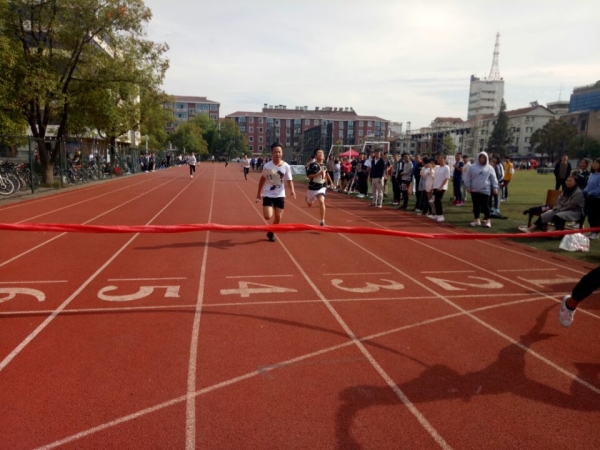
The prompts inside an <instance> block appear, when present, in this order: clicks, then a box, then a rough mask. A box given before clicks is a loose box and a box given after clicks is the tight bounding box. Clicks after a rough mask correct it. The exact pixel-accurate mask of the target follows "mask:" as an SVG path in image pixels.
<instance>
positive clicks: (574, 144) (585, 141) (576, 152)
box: [567, 135, 600, 159]
mask: <svg viewBox="0 0 600 450" xmlns="http://www.w3.org/2000/svg"><path fill="white" fill-rule="evenodd" d="M567 147H568V154H569V158H574V159H582V158H600V141H598V139H594V138H593V137H589V136H583V135H577V136H575V137H573V138H571V140H570V141H569V144H568V145H567Z"/></svg>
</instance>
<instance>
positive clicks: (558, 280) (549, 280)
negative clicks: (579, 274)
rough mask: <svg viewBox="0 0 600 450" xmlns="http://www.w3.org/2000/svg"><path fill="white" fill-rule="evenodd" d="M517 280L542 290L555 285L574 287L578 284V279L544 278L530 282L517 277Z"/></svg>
mask: <svg viewBox="0 0 600 450" xmlns="http://www.w3.org/2000/svg"><path fill="white" fill-rule="evenodd" d="M517 278H518V279H519V280H522V281H525V282H526V283H531V284H533V285H535V286H537V287H539V288H544V287H545V286H554V285H555V284H565V283H571V284H572V285H575V284H577V283H578V282H579V278H565V277H561V278H546V279H542V280H530V279H527V278H523V277H517Z"/></svg>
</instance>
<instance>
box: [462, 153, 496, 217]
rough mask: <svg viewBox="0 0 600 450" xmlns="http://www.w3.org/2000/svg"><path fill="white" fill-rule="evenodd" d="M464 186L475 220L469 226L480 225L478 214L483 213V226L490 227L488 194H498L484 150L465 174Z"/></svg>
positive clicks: (494, 175) (493, 175)
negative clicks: (471, 203) (469, 197)
mask: <svg viewBox="0 0 600 450" xmlns="http://www.w3.org/2000/svg"><path fill="white" fill-rule="evenodd" d="M465 187H466V188H467V192H468V193H469V195H471V200H472V201H473V215H474V217H475V220H473V222H471V226H473V227H477V226H479V225H481V221H480V220H479V216H480V215H481V214H482V213H483V220H484V221H485V222H484V224H483V226H484V227H486V228H491V227H492V222H491V220H490V194H491V193H493V194H498V178H496V172H495V171H494V168H493V167H492V166H491V165H490V164H489V160H488V155H487V153H486V152H481V153H480V154H479V156H478V157H477V161H476V162H475V163H474V164H473V165H472V166H471V167H470V168H469V171H468V172H467V174H466V175H465Z"/></svg>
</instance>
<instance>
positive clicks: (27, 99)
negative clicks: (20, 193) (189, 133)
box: [0, 0, 168, 183]
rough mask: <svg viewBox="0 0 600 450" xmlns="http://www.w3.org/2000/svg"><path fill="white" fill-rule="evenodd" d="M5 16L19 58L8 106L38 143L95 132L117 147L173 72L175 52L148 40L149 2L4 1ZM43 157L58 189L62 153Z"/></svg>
mask: <svg viewBox="0 0 600 450" xmlns="http://www.w3.org/2000/svg"><path fill="white" fill-rule="evenodd" d="M0 17H2V18H3V21H2V22H0V25H1V28H0V37H2V38H5V39H8V42H9V49H8V53H9V54H14V55H16V56H17V59H16V63H15V64H14V67H13V68H12V69H11V72H10V74H9V75H8V78H9V79H10V80H13V83H12V85H11V87H12V90H11V91H10V95H9V96H8V97H7V98H1V99H0V100H1V101H2V103H5V102H7V101H8V102H11V103H12V104H14V105H15V106H16V107H18V108H19V110H20V111H21V114H22V116H23V117H24V118H25V120H26V122H27V124H28V125H29V128H30V130H31V133H32V135H33V136H34V137H35V138H39V139H44V138H46V137H47V135H48V131H49V127H50V126H51V125H55V126H57V129H56V132H55V133H53V137H54V138H55V139H56V141H61V140H62V139H63V138H64V137H65V136H66V135H67V134H75V133H77V132H80V131H81V129H82V128H84V127H95V128H98V129H99V130H100V131H101V133H102V134H103V135H104V136H106V137H107V138H108V139H109V140H111V141H113V142H114V141H115V140H116V139H117V138H118V137H120V136H121V135H122V134H123V133H124V132H126V131H128V130H130V129H136V126H139V125H140V123H141V120H140V107H139V104H140V101H139V98H140V96H141V92H142V89H147V90H148V91H150V92H158V91H159V88H158V87H159V86H160V84H161V83H162V80H163V78H164V74H165V71H166V70H167V68H168V61H167V60H166V59H165V58H164V54H165V52H166V51H167V49H168V47H167V46H166V45H164V44H156V43H154V42H152V41H150V40H148V39H146V34H145V29H144V25H145V24H146V23H147V22H148V21H149V20H150V19H151V17H152V14H151V11H150V9H149V8H147V7H146V6H145V5H144V2H143V0H69V1H68V2H66V1H64V0H63V1H59V0H46V1H43V2H39V1H31V0H0ZM4 53H7V52H3V53H2V54H0V59H2V58H4V56H5V54H4ZM90 101H91V102H94V104H90V103H89V102H90ZM82 106H86V108H81V109H80V107H82ZM130 127H131V128H130ZM38 151H39V156H40V161H41V164H42V170H43V173H42V177H43V181H44V182H45V183H51V182H52V178H53V175H52V174H53V167H54V164H55V163H56V162H57V161H58V158H59V147H58V145H54V146H52V145H50V143H47V144H46V145H42V146H39V148H38Z"/></svg>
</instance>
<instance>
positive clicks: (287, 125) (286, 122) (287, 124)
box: [285, 119, 292, 128]
mask: <svg viewBox="0 0 600 450" xmlns="http://www.w3.org/2000/svg"><path fill="white" fill-rule="evenodd" d="M285 126H286V127H288V128H289V127H291V126H292V121H291V120H290V119H287V120H286V121H285Z"/></svg>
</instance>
